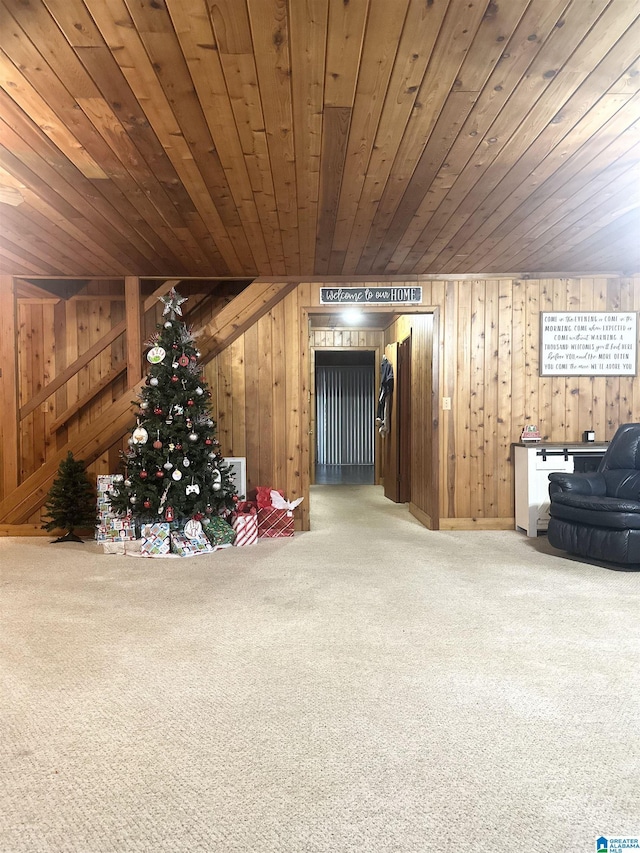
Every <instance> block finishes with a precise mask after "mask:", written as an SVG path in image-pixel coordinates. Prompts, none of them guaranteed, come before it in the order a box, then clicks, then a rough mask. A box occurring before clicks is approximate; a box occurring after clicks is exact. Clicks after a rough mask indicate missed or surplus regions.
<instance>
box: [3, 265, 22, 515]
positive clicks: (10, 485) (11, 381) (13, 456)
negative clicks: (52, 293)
mask: <svg viewBox="0 0 640 853" xmlns="http://www.w3.org/2000/svg"><path fill="white" fill-rule="evenodd" d="M0 316H2V323H1V324H0V368H1V370H0V401H1V403H2V419H1V420H0V436H1V438H2V451H1V452H2V457H1V458H2V477H1V479H0V499H4V498H5V497H6V496H7V495H8V494H10V492H11V491H13V489H15V488H16V486H17V485H18V481H19V477H20V415H19V411H20V408H19V407H20V399H19V391H18V382H19V380H20V378H21V377H20V365H19V362H18V352H19V349H18V346H17V345H16V344H17V342H18V340H19V337H18V336H19V319H18V305H17V300H16V294H15V280H14V279H13V278H12V277H11V276H8V275H1V276H0Z"/></svg>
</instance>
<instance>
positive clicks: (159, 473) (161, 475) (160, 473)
mask: <svg viewBox="0 0 640 853" xmlns="http://www.w3.org/2000/svg"><path fill="white" fill-rule="evenodd" d="M156 477H157V478H158V480H161V479H162V478H163V477H164V474H163V473H162V471H161V470H160V469H159V468H158V470H157V471H156Z"/></svg>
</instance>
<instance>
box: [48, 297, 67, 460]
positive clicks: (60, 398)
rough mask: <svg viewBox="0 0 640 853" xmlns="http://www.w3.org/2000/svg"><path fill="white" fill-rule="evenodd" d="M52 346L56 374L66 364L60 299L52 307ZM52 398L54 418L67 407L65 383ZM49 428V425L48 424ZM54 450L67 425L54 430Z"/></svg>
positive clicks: (64, 315)
mask: <svg viewBox="0 0 640 853" xmlns="http://www.w3.org/2000/svg"><path fill="white" fill-rule="evenodd" d="M54 335H55V340H54V346H55V362H54V370H53V375H54V376H57V375H58V374H60V373H62V371H63V370H64V369H65V368H66V366H67V311H66V303H65V302H64V300H62V299H60V300H58V302H56V304H55V307H54ZM53 399H54V410H53V414H54V418H56V419H57V418H58V417H59V416H60V415H61V413H62V412H64V411H65V409H66V408H67V384H66V383H65V384H64V385H62V386H60V388H58V390H57V391H56V392H55V397H54V398H53ZM50 428H51V425H50ZM55 443H56V450H59V449H60V448H61V447H62V446H63V445H64V444H66V443H67V427H66V425H61V426H60V427H59V428H58V429H57V430H55Z"/></svg>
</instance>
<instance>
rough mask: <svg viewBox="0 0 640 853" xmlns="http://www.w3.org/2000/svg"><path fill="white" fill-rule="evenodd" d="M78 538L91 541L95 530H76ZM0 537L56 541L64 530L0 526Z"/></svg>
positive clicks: (28, 525)
mask: <svg viewBox="0 0 640 853" xmlns="http://www.w3.org/2000/svg"><path fill="white" fill-rule="evenodd" d="M75 532H76V533H77V534H78V536H80V537H82V539H87V540H93V539H94V538H95V530H93V529H92V530H89V529H87V530H76V531H75ZM0 536H48V537H50V538H51V539H57V537H58V536H64V530H54V531H49V530H43V529H42V528H41V527H40V525H39V524H0Z"/></svg>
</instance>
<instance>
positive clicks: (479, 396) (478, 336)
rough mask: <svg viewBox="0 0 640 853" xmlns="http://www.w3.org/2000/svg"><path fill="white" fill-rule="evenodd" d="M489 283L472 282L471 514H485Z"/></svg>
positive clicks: (487, 461) (476, 515) (470, 387)
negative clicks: (483, 485) (487, 300)
mask: <svg viewBox="0 0 640 853" xmlns="http://www.w3.org/2000/svg"><path fill="white" fill-rule="evenodd" d="M485 290H486V283H485V282H484V281H482V280H478V279H474V280H473V281H472V282H471V375H470V385H469V392H470V407H471V415H470V420H469V423H470V429H471V435H470V439H471V441H470V455H469V482H470V483H471V517H472V518H482V517H483V516H484V496H483V494H482V490H481V489H478V486H477V484H479V483H485V482H486V481H485V462H486V463H487V464H490V460H485V453H484V450H485V445H484V431H485V415H486V413H485V408H484V390H485V389H484V378H485V377H484V352H485V333H486V325H485V299H486V294H485Z"/></svg>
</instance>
